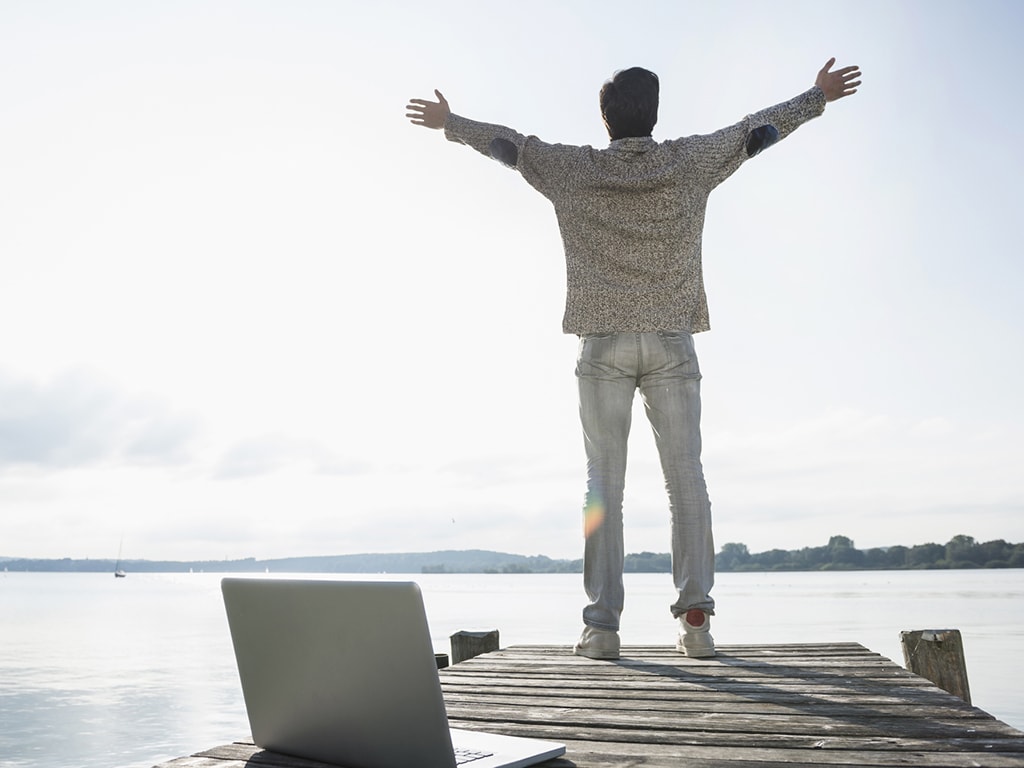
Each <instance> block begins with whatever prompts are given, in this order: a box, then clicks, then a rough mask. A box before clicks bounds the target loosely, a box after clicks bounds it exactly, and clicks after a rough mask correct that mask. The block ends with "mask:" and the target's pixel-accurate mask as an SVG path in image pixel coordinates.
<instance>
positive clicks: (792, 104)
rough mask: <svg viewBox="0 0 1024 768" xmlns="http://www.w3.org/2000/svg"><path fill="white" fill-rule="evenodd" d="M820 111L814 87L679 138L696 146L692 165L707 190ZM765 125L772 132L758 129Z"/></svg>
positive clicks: (822, 97)
mask: <svg viewBox="0 0 1024 768" xmlns="http://www.w3.org/2000/svg"><path fill="white" fill-rule="evenodd" d="M824 110H825V94H824V93H823V92H822V90H821V89H820V88H818V87H817V86H814V87H813V88H811V89H810V90H808V91H805V92H804V93H801V94H800V95H799V96H797V97H795V98H793V99H790V100H789V101H784V102H782V103H781V104H776V105H775V106H773V107H768V108H767V109H762V110H761V111H759V112H754V113H753V114H750V115H747V116H746V117H745V118H743V119H742V120H740V121H739V122H738V123H736V124H735V125H731V126H729V127H728V128H723V129H721V130H719V131H716V132H715V133H712V134H708V135H706V136H696V137H691V139H682V140H680V141H681V142H685V143H690V144H693V145H695V146H696V149H697V150H698V152H697V154H698V155H699V157H698V158H697V159H696V160H695V162H696V165H697V167H698V168H699V169H700V170H701V171H702V175H704V176H705V180H706V182H707V184H708V189H713V188H714V187H716V186H718V185H719V184H721V183H722V182H723V181H725V179H727V178H728V177H729V176H731V175H732V174H733V173H734V172H735V171H736V169H737V168H739V167H740V165H741V164H742V163H743V162H744V161H745V160H747V159H748V158H749V157H753V156H754V155H756V154H757V153H758V152H759V151H760V150H762V149H764V148H766V147H768V146H770V145H771V144H774V143H775V142H777V141H781V140H782V139H784V138H786V136H788V135H789V134H791V133H792V132H793V131H795V130H796V129H797V128H798V127H800V126H801V125H803V124H804V123H806V122H807V121H808V120H811V119H813V118H815V117H818V115H820V114H821V113H822V112H823V111H824ZM765 126H771V128H773V129H774V131H771V130H768V131H762V130H761V129H764V128H765ZM755 131H757V132H759V133H755ZM776 134H777V135H776ZM766 137H767V138H766Z"/></svg>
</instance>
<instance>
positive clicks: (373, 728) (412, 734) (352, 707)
mask: <svg viewBox="0 0 1024 768" xmlns="http://www.w3.org/2000/svg"><path fill="white" fill-rule="evenodd" d="M221 589H222V592H223V595H224V605H225V609H226V611H227V616H228V624H229V627H230V630H231V638H232V643H233V645H234V648H235V658H236V661H237V663H238V673H239V679H240V680H241V684H242V694H243V697H244V699H245V706H246V711H247V713H248V716H249V725H250V727H251V729H252V737H253V741H254V742H255V743H256V744H257V745H258V746H260V747H262V748H264V749H268V750H270V751H273V752H282V753H285V754H291V755H297V756H299V757H306V758H311V759H314V760H321V761H324V762H328V763H334V764H337V765H343V766H351V768H408V766H410V765H416V766H419V767H420V768H453V766H454V765H455V757H454V752H453V747H452V736H451V732H450V731H449V728H448V718H447V714H446V713H445V708H444V699H443V697H442V694H441V686H440V683H439V681H438V676H437V664H436V661H435V659H434V650H433V647H432V644H431V640H430V632H429V629H428V626H427V620H426V614H425V612H424V609H423V599H422V596H421V594H420V590H419V587H418V586H417V585H416V584H415V583H412V582H363V581H358V582H357V581H326V580H309V579H275V578H271V579H265V578H258V579H257V578H225V579H224V580H223V581H222V582H221ZM455 733H456V734H461V733H462V732H460V731H456V732H455ZM466 733H467V735H468V736H469V737H470V738H472V739H473V740H474V741H475V742H476V743H475V744H474V745H473V746H474V748H478V749H481V750H483V751H490V752H493V753H494V755H493V757H487V758H481V759H479V760H474V761H472V762H470V763H468V764H467V765H469V766H471V767H472V768H504V767H506V766H508V767H511V766H526V765H530V764H533V763H535V762H539V761H541V760H544V759H547V757H553V756H556V755H558V754H562V753H564V751H565V747H564V746H563V745H560V744H554V743H551V742H541V741H536V740H533V739H521V738H517V737H509V736H499V735H496V734H478V733H477V732H466ZM485 737H487V738H495V739H496V740H497V741H498V742H499V743H498V744H491V745H487V744H484V745H481V744H480V742H481V740H482V739H483V738H485ZM510 747H511V748H514V749H518V750H519V751H520V752H521V753H520V754H511V755H509V756H507V757H505V756H503V751H504V750H506V749H508V748H510Z"/></svg>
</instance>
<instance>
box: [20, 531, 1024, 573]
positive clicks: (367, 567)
mask: <svg viewBox="0 0 1024 768" xmlns="http://www.w3.org/2000/svg"><path fill="white" fill-rule="evenodd" d="M671 560H672V558H671V556H670V555H669V554H667V553H654V552H640V553H635V554H629V555H626V559H625V571H626V573H670V572H671ZM115 565H116V564H115V561H114V560H92V559H88V558H86V559H74V558H60V559H45V558H13V557H0V567H2V568H3V569H4V570H6V571H8V572H12V571H13V572H19V571H33V572H50V573H53V572H67V573H113V571H114V568H115ZM120 565H121V567H122V568H123V569H124V570H125V571H127V572H128V573H188V572H189V571H192V572H211V573H261V572H269V573H378V574H379V573H482V574H510V573H511V574H516V573H519V574H529V573H582V572H583V561H582V560H556V559H552V558H550V557H546V556H544V555H532V556H527V555H516V554H509V553H507V552H494V551H490V550H479V549H472V550H442V551H437V552H409V553H368V554H356V555H324V556H317V557H289V558H275V559H270V560H257V559H255V558H252V557H249V558H244V559H240V560H181V561H179V560H123V561H121V563H120ZM971 568H989V569H993V568H1024V544H1019V543H1018V544H1011V543H1008V542H1006V541H1003V540H1002V539H996V540H994V541H988V542H981V543H979V542H976V541H975V540H974V539H973V538H972V537H970V536H964V535H959V536H954V537H953V538H952V539H951V540H950V541H949V542H947V543H946V544H933V543H929V544H918V545H915V546H913V547H905V546H899V545H897V546H892V547H877V548H873V549H868V550H859V549H857V548H856V547H854V546H853V541H852V540H851V539H849V538H847V537H845V536H833V537H831V538H830V539H829V543H828V544H827V545H825V546H822V547H804V548H802V549H799V550H782V549H772V550H768V551H767V552H759V553H751V552H749V551H748V550H747V547H746V545H744V544H739V543H729V544H725V545H724V546H723V547H722V549H721V551H720V552H719V553H718V555H717V556H716V570H717V571H718V572H720V573H730V572H768V571H837V570H840V571H881V570H930V569H942V570H966V569H971Z"/></svg>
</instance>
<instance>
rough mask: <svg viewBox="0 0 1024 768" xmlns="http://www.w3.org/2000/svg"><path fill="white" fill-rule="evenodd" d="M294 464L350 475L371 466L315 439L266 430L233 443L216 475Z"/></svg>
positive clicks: (228, 477)
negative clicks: (270, 432)
mask: <svg viewBox="0 0 1024 768" xmlns="http://www.w3.org/2000/svg"><path fill="white" fill-rule="evenodd" d="M294 465H305V466H307V467H309V468H310V469H311V470H312V471H313V472H315V473H316V474H321V475H350V474H356V473H361V472H366V471H368V470H369V469H370V465H369V463H367V462H363V461H358V460H346V459H341V458H338V457H337V456H336V455H335V454H334V453H333V451H331V450H330V449H329V448H327V447H326V446H325V445H323V444H322V443H320V442H318V441H316V440H310V439H297V438H293V437H289V436H287V435H283V434H267V435H260V436H257V437H249V438H245V439H243V440H239V441H238V442H236V443H234V444H232V445H231V446H230V447H229V448H228V449H227V450H226V451H225V452H224V454H223V455H222V456H221V458H220V461H219V462H217V465H216V467H215V469H214V476H215V477H216V478H217V479H219V480H231V479H238V478H243V477H245V478H247V477H254V476H259V475H268V474H273V473H275V472H278V471H280V470H282V469H284V468H286V467H291V466H294Z"/></svg>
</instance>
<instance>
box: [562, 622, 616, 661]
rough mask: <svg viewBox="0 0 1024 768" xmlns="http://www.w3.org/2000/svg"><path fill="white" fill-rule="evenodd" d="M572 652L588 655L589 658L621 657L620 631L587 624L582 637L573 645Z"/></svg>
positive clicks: (578, 654)
mask: <svg viewBox="0 0 1024 768" xmlns="http://www.w3.org/2000/svg"><path fill="white" fill-rule="evenodd" d="M572 652H573V653H575V654H576V655H577V656H586V657H587V658H588V659H617V658H619V633H618V632H616V631H615V630H614V629H598V628H597V627H591V626H586V627H584V628H583V634H582V635H580V639H579V640H578V641H577V642H576V645H574V646H573V647H572Z"/></svg>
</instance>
